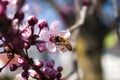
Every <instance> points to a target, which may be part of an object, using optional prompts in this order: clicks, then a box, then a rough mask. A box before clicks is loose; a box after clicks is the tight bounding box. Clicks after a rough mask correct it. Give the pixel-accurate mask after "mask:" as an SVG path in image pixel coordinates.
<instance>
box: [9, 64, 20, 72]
mask: <svg viewBox="0 0 120 80" xmlns="http://www.w3.org/2000/svg"><path fill="white" fill-rule="evenodd" d="M17 68H18V66H17V65H16V64H11V65H10V71H15V70H16V69H17Z"/></svg>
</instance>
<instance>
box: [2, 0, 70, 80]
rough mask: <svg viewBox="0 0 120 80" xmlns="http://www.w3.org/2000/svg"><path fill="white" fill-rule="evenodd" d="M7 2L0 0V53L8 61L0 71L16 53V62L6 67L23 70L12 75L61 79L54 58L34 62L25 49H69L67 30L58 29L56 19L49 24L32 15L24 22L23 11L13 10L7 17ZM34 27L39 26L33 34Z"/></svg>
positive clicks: (53, 50) (52, 50)
mask: <svg viewBox="0 0 120 80" xmlns="http://www.w3.org/2000/svg"><path fill="white" fill-rule="evenodd" d="M8 4H9V2H8V1H1V0H0V41H1V44H0V47H2V48H4V50H3V51H1V52H0V54H5V55H6V56H7V58H8V62H7V63H6V64H5V65H4V66H3V67H1V68H0V71H2V69H3V68H5V67H6V66H7V65H8V64H9V63H10V62H11V60H12V59H14V58H15V55H19V58H18V61H17V63H16V64H10V66H9V67H10V71H15V70H16V69H17V68H19V67H22V69H23V72H21V73H20V74H18V75H17V76H16V77H17V79H19V80H28V79H29V77H32V78H35V79H37V80H62V79H61V71H62V67H61V66H59V67H58V68H57V69H55V68H54V65H55V62H54V60H49V61H47V62H43V61H42V60H38V61H37V62H36V61H34V59H33V58H31V57H29V53H28V49H29V48H30V47H31V46H33V45H34V46H36V47H37V49H38V50H39V52H40V53H43V52H44V51H50V52H56V51H60V52H64V51H68V50H70V51H71V50H72V46H71V44H70V42H69V37H70V32H69V31H59V29H58V21H55V22H53V23H52V24H51V25H50V27H49V25H48V23H47V21H46V20H39V19H37V17H36V16H34V15H31V16H28V18H27V20H26V24H24V23H23V19H24V16H25V14H24V12H23V11H22V10H17V11H16V12H15V14H14V15H13V17H12V18H8V16H7V15H6V9H7V5H8ZM35 27H37V28H38V29H39V31H38V33H35ZM18 77H19V78H18Z"/></svg>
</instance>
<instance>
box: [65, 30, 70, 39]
mask: <svg viewBox="0 0 120 80" xmlns="http://www.w3.org/2000/svg"><path fill="white" fill-rule="evenodd" d="M70 36H71V33H70V32H69V31H67V32H66V33H65V34H64V38H66V39H67V38H70Z"/></svg>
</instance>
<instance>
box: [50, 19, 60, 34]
mask: <svg viewBox="0 0 120 80" xmlns="http://www.w3.org/2000/svg"><path fill="white" fill-rule="evenodd" d="M58 25H59V22H58V21H54V22H53V23H52V24H51V25H50V33H51V34H54V33H58V32H59V29H58Z"/></svg>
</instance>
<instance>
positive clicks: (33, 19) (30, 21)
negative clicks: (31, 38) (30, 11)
mask: <svg viewBox="0 0 120 80" xmlns="http://www.w3.org/2000/svg"><path fill="white" fill-rule="evenodd" d="M37 22H38V19H37V18H36V17H35V16H33V15H32V16H29V17H28V24H29V26H34V25H35V24H36V23H37Z"/></svg>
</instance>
